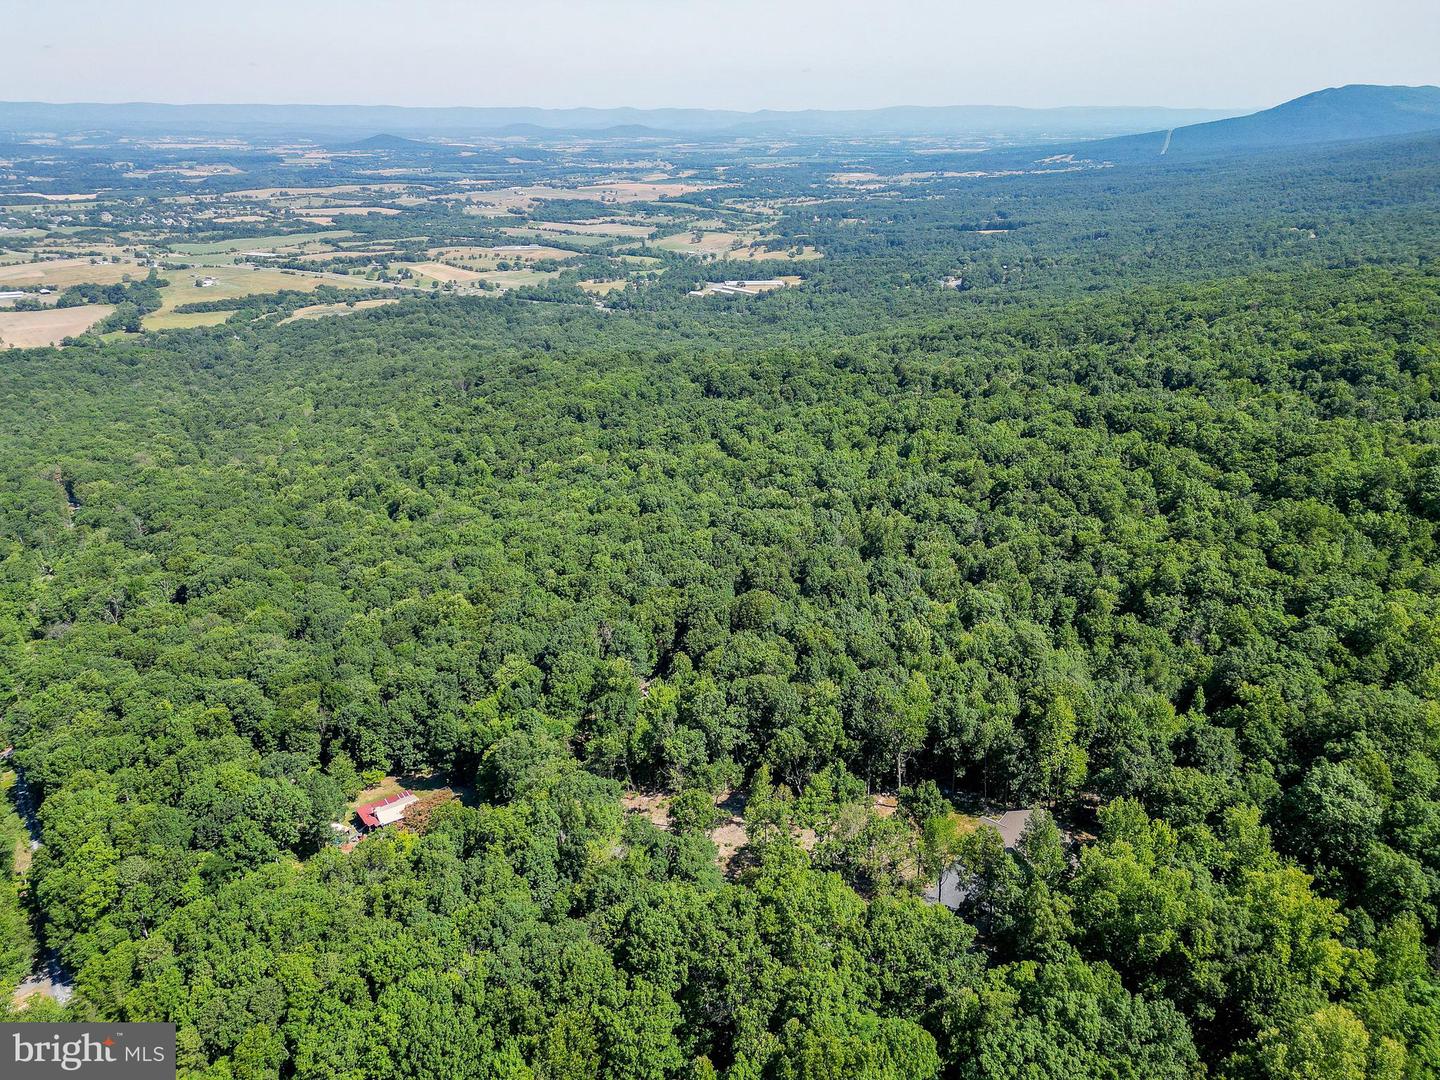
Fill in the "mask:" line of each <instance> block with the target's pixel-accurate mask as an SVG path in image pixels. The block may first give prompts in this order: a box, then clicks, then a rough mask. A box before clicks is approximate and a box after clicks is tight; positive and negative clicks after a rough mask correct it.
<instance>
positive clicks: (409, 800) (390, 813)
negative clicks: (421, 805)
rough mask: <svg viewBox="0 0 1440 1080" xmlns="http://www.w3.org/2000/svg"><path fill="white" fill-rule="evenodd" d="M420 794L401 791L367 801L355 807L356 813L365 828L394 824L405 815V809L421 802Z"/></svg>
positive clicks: (378, 827)
mask: <svg viewBox="0 0 1440 1080" xmlns="http://www.w3.org/2000/svg"><path fill="white" fill-rule="evenodd" d="M419 801H420V799H419V796H417V795H416V794H415V793H414V792H411V791H400V792H397V793H396V794H394V795H388V796H386V797H385V798H383V799H377V800H375V801H374V802H368V803H365V804H364V805H363V806H357V807H356V808H355V814H356V816H357V817H359V819H360V824H361V825H363V826H364V827H365V829H366V830H367V831H368V830H371V829H381V828H384V827H385V826H386V825H393V824H395V822H397V821H401V820H403V819H404V817H405V811H407V810H408V809H410V807H412V806H414V805H415V804H416V803H417V802H419Z"/></svg>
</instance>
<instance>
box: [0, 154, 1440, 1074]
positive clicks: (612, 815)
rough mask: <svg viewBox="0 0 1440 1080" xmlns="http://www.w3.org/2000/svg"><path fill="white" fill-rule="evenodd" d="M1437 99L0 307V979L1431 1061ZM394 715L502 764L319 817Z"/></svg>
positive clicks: (257, 1013) (363, 1064) (767, 1043)
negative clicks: (769, 245)
mask: <svg viewBox="0 0 1440 1080" xmlns="http://www.w3.org/2000/svg"><path fill="white" fill-rule="evenodd" d="M1435 148H1436V142H1435V140H1434V139H1433V138H1431V139H1428V140H1418V141H1417V140H1410V141H1403V140H1402V141H1399V142H1395V143H1384V144H1377V145H1373V146H1368V147H1367V148H1365V149H1363V150H1351V151H1346V152H1344V153H1343V154H1340V155H1336V154H1334V153H1332V152H1329V151H1327V152H1326V153H1325V154H1323V155H1320V154H1310V155H1308V156H1307V155H1305V154H1301V153H1298V152H1297V153H1295V154H1286V155H1277V156H1275V157H1273V158H1266V159H1263V160H1257V161H1256V162H1255V163H1254V166H1253V169H1248V170H1244V171H1240V172H1237V171H1236V170H1235V169H1234V168H1233V167H1232V166H1233V163H1223V164H1221V165H1212V166H1203V165H1191V166H1186V167H1185V169H1184V170H1180V171H1176V172H1174V173H1171V174H1167V175H1166V177H1165V178H1164V180H1163V181H1161V180H1157V178H1156V176H1154V175H1152V174H1147V173H1144V172H1139V171H1137V172H1135V173H1128V174H1126V175H1124V176H1116V175H1109V174H1106V173H1099V172H1095V173H1088V172H1077V173H1075V174H1073V175H1064V176H1053V177H1052V176H1044V177H1041V176H1027V177H1019V178H1016V179H1013V180H1006V181H1004V182H1003V184H1002V183H1001V182H996V183H994V184H991V183H989V182H986V183H985V184H984V185H982V186H978V187H977V186H976V185H975V184H972V185H971V186H970V187H969V188H965V189H964V190H963V191H962V190H961V187H962V185H961V182H960V181H955V182H953V186H954V187H955V189H956V190H955V192H954V193H953V195H952V196H949V197H947V196H944V195H941V196H937V197H935V198H917V199H905V200H900V201H894V200H883V199H880V198H879V197H877V196H872V195H868V194H865V193H856V194H853V195H852V196H849V197H847V199H846V200H845V201H843V202H841V201H838V200H837V201H834V202H832V203H830V204H827V205H824V206H820V207H816V208H813V209H812V208H811V207H809V206H806V207H804V209H803V210H799V211H793V212H787V214H786V215H785V216H784V217H783V219H782V220H781V221H780V222H779V224H778V225H777V234H778V235H780V236H782V237H784V238H785V239H786V240H787V242H788V241H790V240H796V241H799V242H804V243H814V244H818V245H820V246H821V248H822V249H823V250H824V252H825V258H824V260H823V261H822V262H818V263H814V264H805V265H804V268H803V273H804V276H805V283H804V287H803V288H794V289H787V290H784V291H781V292H777V293H775V294H773V295H766V296H761V297H754V298H748V297H742V298H738V299H734V300H730V299H726V300H722V301H719V302H717V303H714V304H712V305H709V306H700V305H696V304H694V303H693V302H687V300H686V298H685V296H684V293H683V289H684V288H688V287H689V279H688V278H686V277H684V276H683V275H669V274H667V275H666V276H664V277H661V278H659V279H658V280H657V281H656V282H655V283H654V284H652V285H649V286H644V287H642V286H639V285H634V284H632V285H631V286H629V287H627V288H626V289H625V290H624V292H623V294H619V295H617V299H616V301H615V303H614V304H613V305H611V306H610V307H608V308H605V307H600V306H597V305H592V304H591V303H589V302H588V301H587V302H583V303H566V302H565V298H566V295H567V294H566V293H564V291H563V290H561V289H559V287H556V288H555V289H553V290H551V291H550V292H547V291H546V290H533V291H525V290H517V291H515V292H512V293H507V294H504V295H499V296H495V297H474V296H467V297H456V296H444V295H436V296H414V297H403V298H399V299H398V300H397V301H396V302H395V303H392V304H389V305H388V306H385V307H377V308H373V309H369V310H358V311H355V312H354V313H352V314H348V315H346V316H345V317H344V318H328V319H323V320H316V321H293V322H292V321H281V320H278V319H274V318H266V317H262V316H263V314H264V313H263V312H262V311H261V308H262V307H263V302H260V301H256V302H253V303H251V302H247V303H243V304H239V303H237V304H229V305H228V306H226V302H222V301H216V302H210V303H209V304H208V305H207V302H205V301H203V299H202V300H201V301H200V302H199V303H197V304H196V305H195V307H196V309H197V310H200V309H203V308H205V307H207V306H209V307H212V308H213V309H214V310H227V311H228V310H235V311H236V312H237V314H236V315H235V317H233V318H231V319H230V320H229V321H227V322H225V323H224V324H222V325H219V326H214V327H201V328H196V329H182V330H172V331H167V332H164V333H129V334H118V335H117V334H110V335H107V336H106V337H104V338H103V339H102V338H100V337H94V338H88V339H86V340H83V341H81V342H79V343H77V344H75V345H73V346H72V347H67V348H64V349H38V350H28V351H23V350H22V351H14V352H10V353H7V354H5V355H4V357H3V360H0V410H3V415H4V416H5V422H4V423H3V425H0V477H3V486H0V745H8V746H12V747H13V759H12V760H13V764H14V765H16V766H17V767H18V770H20V771H23V776H24V780H25V783H26V785H27V786H28V789H29V791H30V792H31V794H32V796H33V798H34V800H35V802H36V803H37V804H38V807H39V809H38V819H39V825H40V830H41V833H40V835H41V838H42V839H43V844H41V845H40V846H39V847H38V849H36V850H35V851H34V852H33V865H31V866H30V867H29V869H28V870H27V871H26V874H25V878H24V880H25V882H26V887H25V889H23V890H19V891H16V890H10V891H8V892H7V891H4V890H0V985H3V987H4V988H5V989H7V990H8V989H9V988H10V987H13V986H14V985H15V984H16V983H18V982H19V981H20V979H21V978H23V977H24V975H25V973H26V972H27V970H28V969H29V966H30V963H31V961H32V959H33V958H34V957H35V956H36V955H39V954H40V953H41V952H42V951H44V950H49V949H53V950H55V951H56V953H57V956H58V958H59V960H60V962H61V963H62V964H63V965H64V967H65V968H66V969H67V970H68V971H70V972H72V973H73V975H74V984H75V994H74V997H73V998H72V999H71V1000H70V1001H69V1002H68V1003H67V1004H64V1005H61V1004H59V1003H58V1002H55V1001H52V1000H49V999H44V998H36V999H31V1001H30V1002H29V1003H28V1004H27V1005H25V1006H23V1007H21V1006H13V1007H12V1006H10V1005H9V1004H8V994H7V996H6V1003H5V1004H0V1010H7V1016H9V1015H16V1016H20V1017H23V1018H26V1019H34V1020H55V1019H66V1018H70V1019H90V1018H99V1019H109V1020H117V1021H129V1022H138V1021H151V1020H163V1021H169V1022H173V1023H175V1024H176V1025H177V1030H178V1050H179V1065H180V1069H181V1075H183V1076H187V1077H193V1078H197V1080H198V1078H206V1080H224V1078H236V1080H239V1078H255V1080H259V1078H270V1077H276V1078H278V1077H287V1078H289V1077H294V1078H302V1080H314V1078H321V1077H324V1078H328V1080H388V1078H391V1077H415V1078H422V1080H450V1078H455V1080H459V1078H472V1077H473V1078H494V1080H560V1078H571V1077H576V1078H578V1077H605V1078H614V1080H622V1078H625V1080H630V1078H635V1080H642V1078H644V1080H650V1078H654V1080H661V1078H672V1077H673V1078H696V1080H700V1078H711V1077H714V1078H720V1077H723V1078H725V1080H762V1078H763V1080H792V1078H794V1080H800V1078H807V1080H808V1078H819V1080H826V1078H835V1080H840V1078H875V1080H911V1078H941V1077H944V1078H955V1080H1199V1078H1202V1077H1215V1078H1217V1080H1425V1078H1428V1077H1434V1076H1437V1075H1440V973H1437V964H1440V563H1437V529H1440V265H1437V263H1436V262H1435V261H1434V258H1433V256H1434V238H1435V236H1436V235H1440V234H1437V231H1436V229H1437V225H1440V194H1437V193H1440V185H1436V184H1435V179H1436V162H1437V160H1440V159H1437V158H1436V157H1435V156H1434V150H1435ZM777 175H778V171H777ZM797 175H801V174H797ZM1280 176H1284V177H1286V178H1287V181H1286V183H1285V184H1277V183H1276V178H1277V177H1280ZM806 182H807V181H805V180H804V179H803V176H802V178H800V179H797V178H795V177H792V178H791V179H776V180H770V179H766V180H765V181H764V183H765V184H775V185H777V186H778V187H779V188H780V189H781V190H782V191H789V192H790V193H791V194H794V193H795V192H796V191H798V190H800V189H801V187H803V184H804V183H806ZM947 183H949V182H947ZM785 185H789V187H788V188H787V187H785ZM1142 191H1143V192H1148V193H1149V194H1148V195H1145V196H1143V197H1142V194H1141V193H1142ZM857 221H858V222H860V223H861V224H860V225H857V224H855V223H856V222H857ZM962 224H963V225H964V226H965V229H964V230H963V232H964V235H961V232H962V230H961V228H960V226H961V225H962ZM992 225H1000V226H1002V227H1003V228H1001V229H1000V230H999V231H1001V232H1008V231H1011V230H1013V232H1014V236H1010V235H1002V236H998V237H996V238H995V240H994V242H993V243H992V242H991V241H990V240H989V239H986V240H983V241H982V240H978V239H976V238H975V236H974V235H973V232H974V230H975V229H977V228H984V229H987V230H988V228H989V227H990V226H992ZM387 227H388V226H387ZM1310 239H1313V240H1314V241H1315V243H1313V244H1310V243H1308V242H1307V241H1308V240H1310ZM982 244H984V245H989V246H982ZM962 261H964V262H965V265H964V266H963V267H959V264H960V263H961V262H962ZM722 265H723V264H722ZM957 267H959V268H960V269H961V270H962V271H963V273H964V276H965V277H966V278H967V279H968V278H973V281H972V283H971V284H970V286H969V287H967V288H950V289H944V288H941V287H940V286H938V285H937V284H935V279H936V278H937V277H938V276H939V275H940V274H941V273H950V272H954V271H955V270H956V268H957ZM751 272H752V273H753V270H752V271H751ZM113 288H114V290H115V291H114V293H113V295H108V294H107V298H108V299H109V300H110V302H119V303H120V305H121V308H120V313H121V314H124V315H126V316H127V317H128V316H129V315H131V314H132V312H131V308H133V309H134V311H133V314H134V315H136V316H137V317H138V314H140V313H143V312H144V311H147V310H150V306H149V305H152V304H153V303H156V302H157V301H154V300H153V299H152V296H153V295H154V294H155V290H156V279H155V278H154V276H153V275H152V277H151V279H150V280H149V281H139V282H135V283H132V284H129V285H126V286H123V287H122V286H115V287H113ZM366 295H368V294H366ZM80 299H81V300H83V299H84V297H83V296H81V297H80ZM282 299H284V298H282ZM289 302H290V304H291V307H292V308H293V306H294V305H295V304H299V303H301V302H304V301H303V298H301V297H300V296H299V294H296V296H293V297H289ZM106 329H113V327H107V328H106ZM17 775H18V774H17V773H15V772H11V773H7V776H8V777H9V780H8V782H9V783H13V782H14V780H15V777H16V776H17ZM387 776H391V777H400V778H406V777H418V778H423V777H438V778H443V779H444V780H445V781H446V782H447V783H449V784H450V785H451V786H452V787H453V788H454V789H455V790H456V791H458V792H459V793H460V797H458V798H455V799H453V800H450V801H448V802H446V803H444V804H443V805H440V806H439V807H438V808H437V809H436V810H435V812H434V814H433V815H432V816H431V817H430V819H429V820H428V821H427V822H426V823H425V827H424V828H423V829H422V828H408V829H406V828H392V829H387V830H384V831H381V832H378V833H377V834H375V835H372V836H368V837H366V838H365V839H363V840H362V841H361V842H360V843H358V845H355V846H354V847H353V850H348V849H345V850H342V848H340V847H337V846H336V845H335V844H334V843H333V842H332V836H333V834H332V829H331V826H332V823H335V822H338V821H340V820H342V819H343V818H344V817H345V815H346V814H347V813H348V809H349V807H350V806H351V805H352V804H353V803H354V801H355V800H356V798H357V796H359V795H360V793H361V792H362V790H365V789H368V788H370V787H372V786H373V785H374V784H375V783H376V781H377V779H378V778H381V777H387ZM661 795H663V797H664V799H665V803H664V805H665V806H666V808H667V809H666V811H665V815H664V817H663V819H660V820H654V819H652V818H651V817H650V816H647V815H646V814H643V813H634V812H628V811H627V809H626V807H627V806H628V805H631V802H629V801H627V800H633V799H635V798H638V797H641V796H661ZM881 796H883V797H885V798H887V799H889V800H890V804H893V809H894V812H893V813H880V812H879V811H878V809H877V807H878V803H877V799H878V798H879V797H881ZM987 807H1024V808H1028V809H1032V810H1033V813H1032V814H1031V815H1030V817H1029V823H1028V824H1027V825H1026V827H1025V829H1024V832H1023V835H1021V836H1020V837H1019V839H1018V841H1017V842H1016V843H1014V844H1006V843H1003V842H1002V839H1001V836H1000V834H999V833H997V832H995V831H994V830H992V829H989V828H986V827H980V828H969V827H967V826H966V824H965V823H966V822H967V821H970V820H973V819H972V818H970V817H969V816H968V815H970V814H971V813H972V812H976V811H977V808H978V809H984V808H987ZM736 808H738V809H736ZM732 812H733V813H734V814H735V816H736V817H737V819H738V820H740V821H742V822H743V830H744V834H745V837H746V843H745V846H744V849H743V850H742V851H741V852H740V853H739V854H738V855H737V856H736V857H735V858H732V859H726V858H722V857H721V856H720V854H719V852H718V851H717V843H716V840H715V838H714V834H715V830H716V825H717V822H718V820H719V818H720V816H721V815H723V814H728V813H732ZM22 836H23V828H22V823H21V822H20V821H19V820H18V818H15V817H14V816H13V815H12V816H10V817H6V818H4V819H0V841H4V844H3V846H4V847H5V848H6V850H5V852H4V853H3V855H4V857H5V858H9V857H10V850H11V849H14V850H17V851H18V850H23V849H25V848H26V845H25V844H24V843H23V841H22ZM6 869H7V870H11V869H13V867H6ZM947 869H949V870H950V872H952V873H954V874H955V875H957V878H958V880H959V881H960V883H961V889H960V893H961V898H960V900H959V902H958V904H956V905H955V909H954V910H952V909H951V908H950V907H948V906H946V905H944V904H937V903H932V902H929V901H928V899H927V897H926V896H925V895H924V891H925V887H926V886H927V885H929V884H931V883H932V882H934V881H935V880H936V879H937V878H939V877H940V875H941V874H942V872H945V871H947ZM4 877H5V880H6V882H7V883H8V882H9V881H10V880H11V879H12V875H11V874H10V873H6V874H5V875H4Z"/></svg>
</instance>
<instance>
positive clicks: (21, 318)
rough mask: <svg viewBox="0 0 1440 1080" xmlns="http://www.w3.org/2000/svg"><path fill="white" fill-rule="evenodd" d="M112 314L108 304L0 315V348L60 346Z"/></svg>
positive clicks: (1, 313) (4, 312)
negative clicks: (62, 342)
mask: <svg viewBox="0 0 1440 1080" xmlns="http://www.w3.org/2000/svg"><path fill="white" fill-rule="evenodd" d="M114 310H115V309H114V308H113V307H111V306H110V305H109V304H84V305H82V306H80V307H68V308H50V309H48V310H46V311H0V346H4V347H5V348H9V349H33V348H36V347H37V346H41V345H59V344H60V342H61V341H63V340H64V339H65V338H67V337H74V336H75V335H76V334H81V333H84V332H85V331H86V330H88V329H90V327H92V326H94V325H95V324H96V323H97V322H99V321H100V320H101V319H103V318H105V316H107V315H109V314H110V313H111V312H112V311H114Z"/></svg>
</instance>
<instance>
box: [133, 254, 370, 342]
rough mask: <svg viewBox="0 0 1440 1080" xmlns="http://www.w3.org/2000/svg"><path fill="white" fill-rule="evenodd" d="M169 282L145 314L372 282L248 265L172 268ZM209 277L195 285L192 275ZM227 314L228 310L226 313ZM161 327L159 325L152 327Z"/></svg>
mask: <svg viewBox="0 0 1440 1080" xmlns="http://www.w3.org/2000/svg"><path fill="white" fill-rule="evenodd" d="M167 277H168V278H169V281H170V284H169V285H167V286H166V287H165V288H163V289H161V290H160V297H161V300H162V304H161V307H160V310H159V311H158V312H154V313H153V314H152V315H151V316H147V318H154V317H155V316H157V315H163V314H165V313H170V312H173V311H174V309H175V308H177V307H179V306H181V305H182V304H196V303H200V302H202V301H206V300H234V299H238V298H239V297H242V296H256V295H259V294H261V293H273V292H285V291H290V290H297V291H300V292H311V291H313V290H315V289H317V288H319V287H320V286H321V285H333V286H335V287H337V288H341V289H347V288H350V289H358V288H365V287H367V286H369V285H370V284H371V283H370V282H368V281H365V280H364V279H363V278H359V279H356V280H354V281H351V280H348V279H346V278H344V277H341V276H339V275H336V274H325V275H321V274H310V273H300V272H298V271H286V270H269V269H264V268H254V267H249V266H216V267H207V268H206V269H205V270H204V271H203V273H202V272H200V271H179V270H172V271H169V272H168V274H167ZM200 277H209V278H212V279H213V280H214V282H215V284H214V285H211V286H209V287H208V288H203V289H202V288H197V287H196V286H195V283H194V282H195V279H196V278H200ZM225 314H227V315H228V313H225ZM152 329H160V327H152Z"/></svg>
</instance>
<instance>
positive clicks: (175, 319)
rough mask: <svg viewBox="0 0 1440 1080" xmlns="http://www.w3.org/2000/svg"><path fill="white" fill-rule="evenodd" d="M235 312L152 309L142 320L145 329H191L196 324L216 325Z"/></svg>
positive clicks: (141, 323)
mask: <svg viewBox="0 0 1440 1080" xmlns="http://www.w3.org/2000/svg"><path fill="white" fill-rule="evenodd" d="M233 314H235V313H234V312H233V311H184V312H181V311H166V310H165V309H164V308H162V309H161V310H159V311H152V312H151V313H150V314H149V315H146V316H145V317H144V318H143V319H141V320H140V326H141V328H142V329H144V330H189V329H191V328H192V327H196V326H216V325H218V324H219V323H222V322H224V321H225V320H226V319H228V318H230V316H231V315H233Z"/></svg>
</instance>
